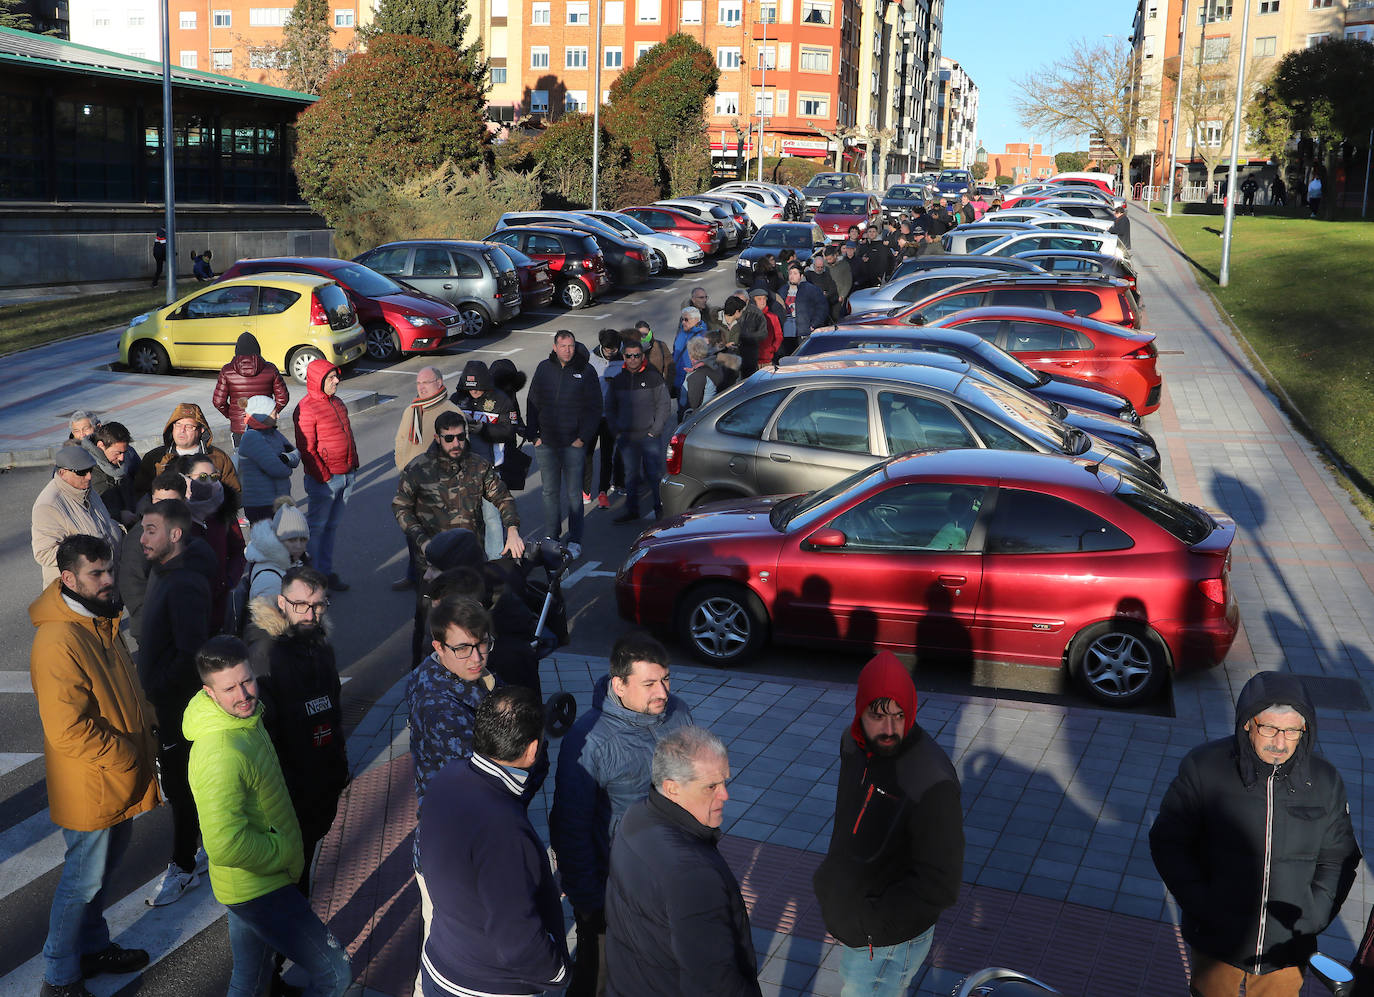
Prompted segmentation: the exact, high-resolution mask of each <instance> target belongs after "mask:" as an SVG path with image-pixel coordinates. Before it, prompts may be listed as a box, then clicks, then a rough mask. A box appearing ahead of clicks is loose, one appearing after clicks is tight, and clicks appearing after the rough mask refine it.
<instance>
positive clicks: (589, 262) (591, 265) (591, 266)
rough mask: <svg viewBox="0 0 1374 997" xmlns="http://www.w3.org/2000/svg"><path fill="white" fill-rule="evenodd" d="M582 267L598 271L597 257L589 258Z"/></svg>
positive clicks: (583, 262)
mask: <svg viewBox="0 0 1374 997" xmlns="http://www.w3.org/2000/svg"><path fill="white" fill-rule="evenodd" d="M582 266H583V268H584V269H586V270H595V269H596V257H595V256H588V257H587V258H586V259H585V260H583V261H582Z"/></svg>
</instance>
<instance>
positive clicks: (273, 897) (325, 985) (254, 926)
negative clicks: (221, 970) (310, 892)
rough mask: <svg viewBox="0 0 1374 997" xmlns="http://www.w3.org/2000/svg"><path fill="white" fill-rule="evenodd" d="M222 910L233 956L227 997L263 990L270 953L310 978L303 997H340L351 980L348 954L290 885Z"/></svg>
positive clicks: (254, 996) (252, 995)
mask: <svg viewBox="0 0 1374 997" xmlns="http://www.w3.org/2000/svg"><path fill="white" fill-rule="evenodd" d="M226 907H227V909H228V911H229V949H230V951H231V952H232V953H233V956H234V972H233V975H232V976H230V978H229V997H258V995H259V994H263V993H266V992H267V983H268V980H269V979H270V978H271V975H272V953H273V952H280V953H281V954H282V955H284V956H286V957H287V958H288V959H290V960H291V961H292V962H294V963H295V964H296V965H297V966H300V967H301V969H303V970H305V972H306V974H307V975H308V976H309V978H310V981H309V983H307V984H306V987H305V994H306V997H339V995H340V994H342V993H343V992H344V991H345V990H347V989H348V985H349V984H350V983H352V982H353V970H352V968H351V967H350V966H349V964H348V954H347V953H346V952H344V950H343V947H342V946H340V945H339V943H338V942H337V941H335V940H334V936H333V935H331V934H330V933H329V929H328V928H326V927H325V926H324V924H323V923H322V922H321V921H320V919H319V918H318V917H316V916H315V912H314V911H313V910H311V909H310V901H308V900H306V899H305V897H304V896H302V895H301V891H300V890H298V889H296V887H295V886H294V885H291V886H282V887H278V888H277V889H275V890H273V891H272V892H271V893H267V894H264V895H263V896H260V897H257V898H255V899H253V900H245V901H244V902H243V903H241V904H227V905H226Z"/></svg>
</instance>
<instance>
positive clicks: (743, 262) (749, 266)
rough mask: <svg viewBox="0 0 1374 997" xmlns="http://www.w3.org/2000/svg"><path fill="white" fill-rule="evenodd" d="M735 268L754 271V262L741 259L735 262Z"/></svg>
mask: <svg viewBox="0 0 1374 997" xmlns="http://www.w3.org/2000/svg"><path fill="white" fill-rule="evenodd" d="M735 266H738V267H743V268H744V269H745V270H752V269H754V261H753V260H745V259H739V260H736V261H735Z"/></svg>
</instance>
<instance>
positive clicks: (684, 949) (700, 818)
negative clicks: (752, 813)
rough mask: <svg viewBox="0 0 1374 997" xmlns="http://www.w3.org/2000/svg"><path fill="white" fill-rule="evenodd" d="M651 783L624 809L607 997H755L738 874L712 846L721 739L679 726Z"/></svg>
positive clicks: (717, 819) (719, 795)
mask: <svg viewBox="0 0 1374 997" xmlns="http://www.w3.org/2000/svg"><path fill="white" fill-rule="evenodd" d="M651 778H652V782H653V789H652V790H650V792H649V796H648V798H647V799H644V800H641V801H640V802H638V803H636V804H634V805H633V806H631V807H630V809H629V810H627V811H626V812H625V817H624V819H623V820H622V821H621V822H620V827H619V828H618V829H617V830H616V835H615V841H614V842H613V843H612V845H611V874H610V881H609V883H607V885H606V997H644V995H646V994H654V995H656V997H686V995H688V994H693V995H695V994H710V995H711V997H760V990H759V981H758V959H757V957H756V956H755V954H754V941H753V938H752V937H751V936H750V934H749V914H748V912H747V911H746V910H745V907H744V898H743V897H742V896H741V895H740V890H739V883H738V882H736V880H735V876H734V873H732V872H731V871H730V867H729V866H728V865H726V863H725V859H724V858H723V857H722V856H721V854H720V852H718V851H717V850H716V842H718V841H719V840H720V833H721V832H720V825H721V821H722V819H723V818H724V814H725V801H726V800H728V799H729V798H730V794H729V792H728V791H727V790H726V788H725V783H726V782H727V781H728V780H729V778H730V759H729V757H728V756H727V754H726V751H725V745H724V744H722V743H721V741H720V739H719V738H718V737H716V736H715V735H714V734H712V733H711V732H710V731H707V730H703V729H702V728H700V727H680V728H678V729H677V730H675V731H673V732H672V733H671V734H669V735H667V736H666V737H664V738H663V739H662V740H661V741H659V742H658V744H657V745H656V746H655V748H654V760H653V767H652V776H651Z"/></svg>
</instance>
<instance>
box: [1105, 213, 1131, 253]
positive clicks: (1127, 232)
mask: <svg viewBox="0 0 1374 997" xmlns="http://www.w3.org/2000/svg"><path fill="white" fill-rule="evenodd" d="M1112 214H1113V215H1114V217H1113V218H1112V225H1111V228H1109V229H1107V231H1108V232H1110V233H1111V234H1112V235H1114V236H1116V239H1117V241H1118V242H1120V243H1121V245H1123V246H1125V247H1126V249H1128V250H1129V249H1130V248H1131V220H1130V219H1129V218H1128V217H1126V205H1124V204H1118V205H1117V206H1116V207H1115V208H1114V209H1112Z"/></svg>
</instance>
